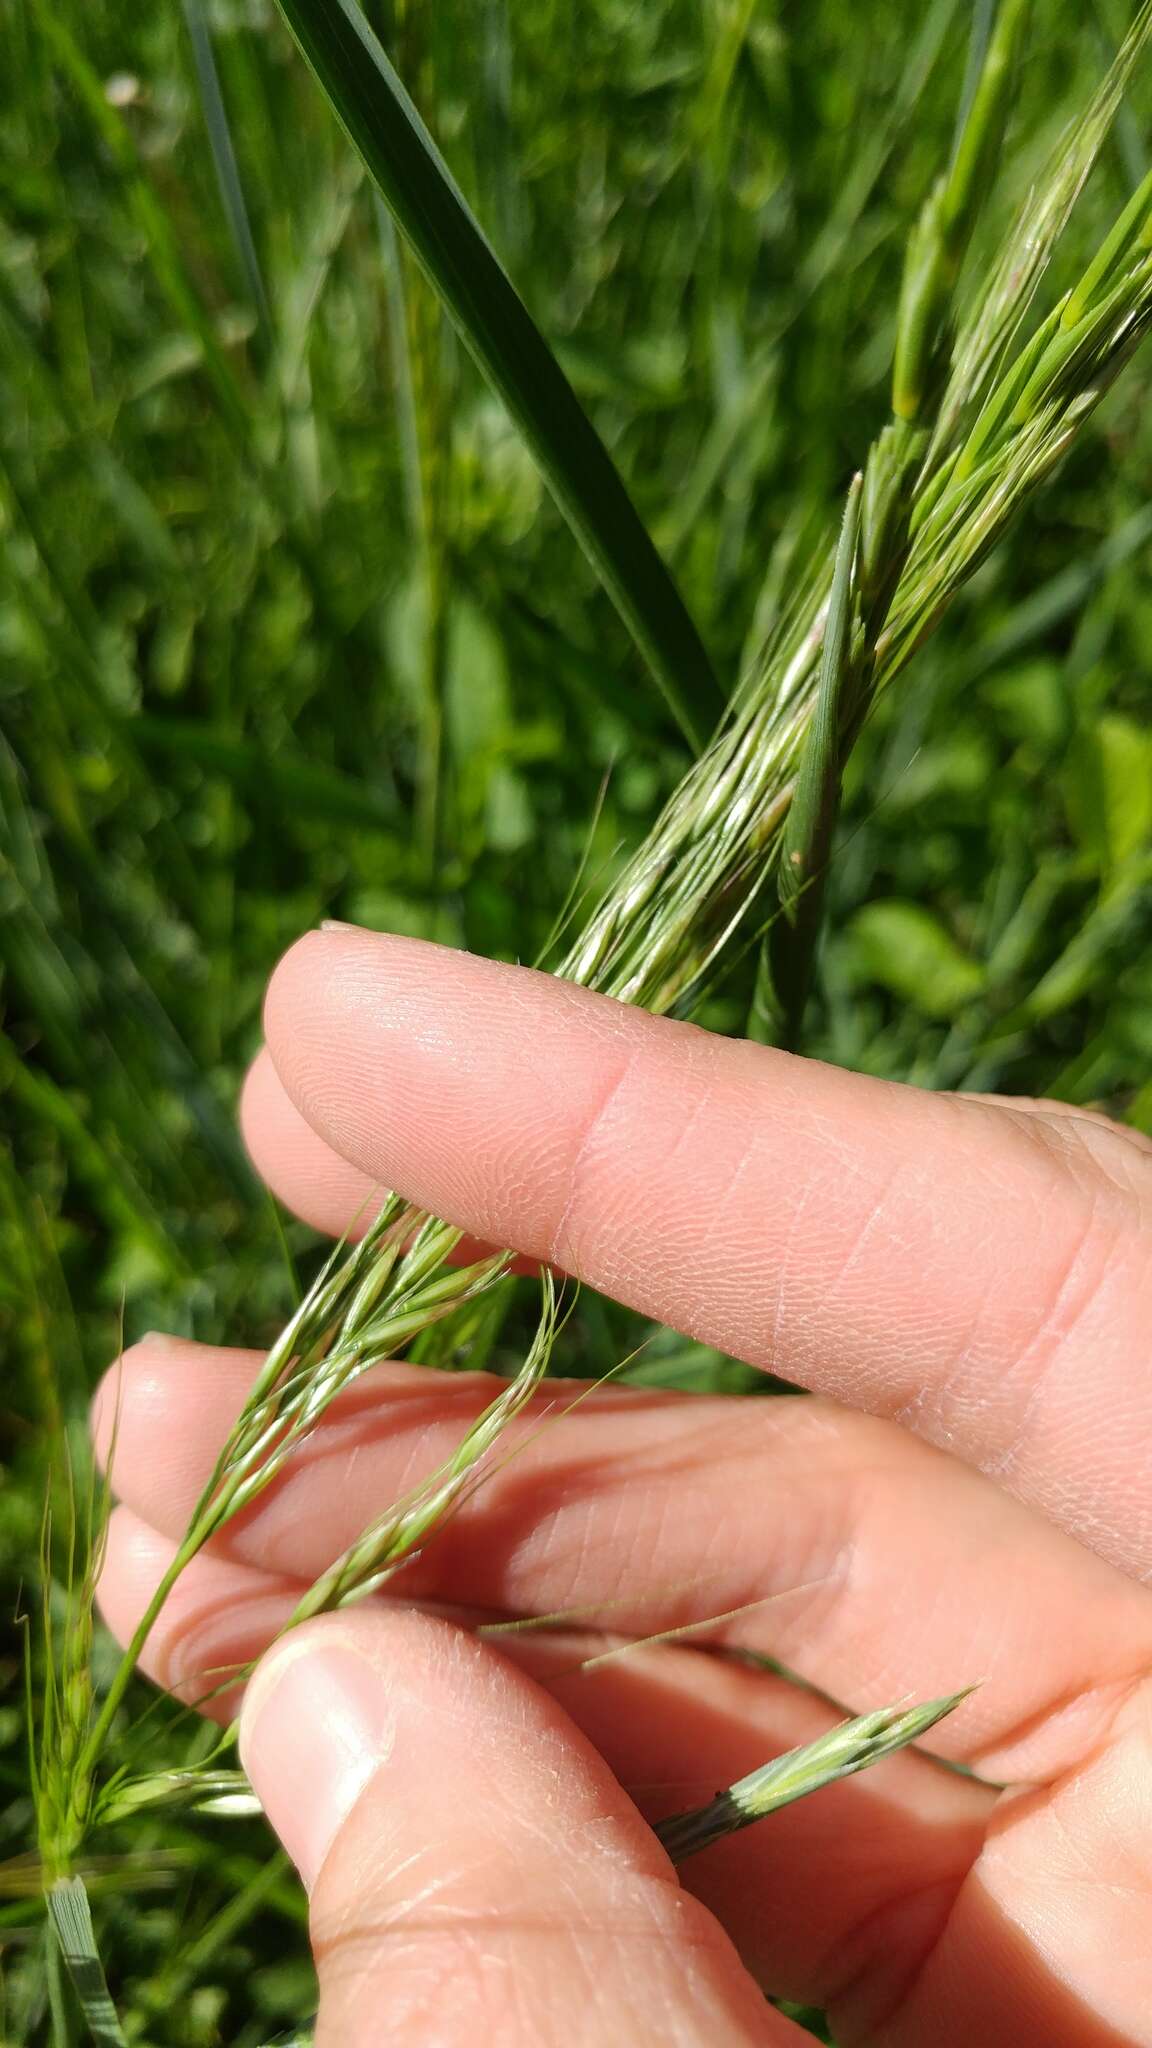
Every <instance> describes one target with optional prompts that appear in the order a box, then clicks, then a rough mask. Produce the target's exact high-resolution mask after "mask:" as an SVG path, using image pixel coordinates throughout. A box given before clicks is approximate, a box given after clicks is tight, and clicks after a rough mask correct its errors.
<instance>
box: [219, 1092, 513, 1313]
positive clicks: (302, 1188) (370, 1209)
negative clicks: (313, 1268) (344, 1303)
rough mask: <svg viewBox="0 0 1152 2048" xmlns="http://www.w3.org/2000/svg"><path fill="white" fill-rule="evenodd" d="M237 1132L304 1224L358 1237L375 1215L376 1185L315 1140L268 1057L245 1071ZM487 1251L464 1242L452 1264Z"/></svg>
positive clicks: (331, 1233)
mask: <svg viewBox="0 0 1152 2048" xmlns="http://www.w3.org/2000/svg"><path fill="white" fill-rule="evenodd" d="M240 1129H241V1132H242V1134H243V1137H244V1142H245V1144H246V1145H247V1147H248V1151H249V1153H250V1155H251V1158H252V1161H253V1164H254V1165H255V1167H256V1170H257V1172H258V1173H259V1174H260V1175H261V1176H262V1178H263V1179H264V1180H265V1181H266V1182H267V1183H268V1186H269V1187H270V1188H271V1190H272V1192H273V1194H274V1195H278V1196H279V1198H280V1200H281V1201H282V1202H283V1203H284V1204H285V1205H286V1207H288V1208H289V1209H292V1210H293V1211H294V1212H295V1214H296V1215H297V1216H299V1217H300V1218H301V1220H302V1221H303V1222H305V1223H310V1224H311V1225H312V1227H313V1229H314V1230H323V1231H326V1232H327V1233H328V1235H329V1236H330V1237H347V1238H349V1239H351V1240H353V1241H355V1240H356V1239H358V1238H361V1237H363V1235H364V1232H365V1231H366V1230H367V1229H368V1227H369V1225H370V1224H371V1223H372V1222H373V1220H374V1218H375V1217H376V1215H377V1214H378V1212H379V1209H380V1203H381V1201H382V1199H383V1192H384V1191H383V1189H382V1188H381V1186H380V1183H379V1182H378V1181H374V1180H373V1179H372V1178H371V1177H370V1176H369V1175H368V1174H366V1173H360V1172H359V1171H358V1170H357V1168H356V1167H354V1166H349V1164H348V1161H347V1160H346V1159H342V1158H341V1157H340V1154H339V1153H338V1152H334V1151H333V1150H332V1147H331V1146H330V1145H326V1144H325V1143H324V1141H323V1139H322V1138H318V1137H317V1135H316V1133H315V1131H314V1130H313V1129H312V1126H311V1124H309V1123H306V1122H305V1120H304V1118H303V1117H302V1116H301V1114H300V1112H299V1110H298V1109H297V1108H296V1107H295V1105H294V1103H293V1102H292V1100H291V1097H290V1096H289V1095H288V1094H287V1092H286V1091H285V1089H284V1086H283V1084H282V1082H281V1081H280V1079H279V1077H278V1075H277V1073H276V1069H275V1067H274V1066H273V1065H272V1061H271V1060H270V1058H269V1056H268V1054H267V1052H260V1053H258V1054H257V1056H256V1058H255V1059H254V1060H253V1062H252V1065H251V1067H250V1068H249V1070H248V1074H247V1078H246V1080H245V1083H244V1087H243V1090H242V1092H241V1096H240ZM491 1249H492V1247H491V1246H488V1245H483V1244H478V1243H477V1241H476V1239H475V1238H474V1237H465V1238H463V1239H462V1240H461V1242H460V1244H458V1245H457V1247H456V1250H455V1252H454V1253H453V1255H452V1257H453V1262H454V1263H459V1264H461V1265H466V1264H468V1263H469V1262H470V1261H471V1260H473V1259H479V1258H483V1257H484V1254H485V1252H486V1251H490V1250H491ZM532 1269H533V1262H532V1260H530V1259H519V1260H516V1261H515V1262H514V1264H513V1267H512V1270H513V1271H514V1272H522V1273H523V1272H529V1271H531V1270H532Z"/></svg>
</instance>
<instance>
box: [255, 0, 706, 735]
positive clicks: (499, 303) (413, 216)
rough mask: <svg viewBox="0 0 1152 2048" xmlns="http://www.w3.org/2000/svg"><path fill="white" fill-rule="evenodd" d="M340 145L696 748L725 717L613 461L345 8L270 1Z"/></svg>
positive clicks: (385, 65) (342, 3)
mask: <svg viewBox="0 0 1152 2048" xmlns="http://www.w3.org/2000/svg"><path fill="white" fill-rule="evenodd" d="M277 4H278V5H279V7H280V10H281V12H282V13H283V15H284V17H285V19H286V21H287V22H288V25H289V27H290V28H291V30H292V33H293V35H294V36H295V38H296V41H297V42H298V43H299V45H300V48H301V50H302V51H303V53H304V56H305V57H306V58H307V60H308V62H309V64H310V65H311V67H312V69H313V71H314V72H315V74H316V77H317V79H318V81H319V83H320V85H321V87H322V88H323V91H324V93H325V94H326V96H327V98H328V101H329V103H330V105H331V107H332V109H333V111H334V113H335V114H336V116H337V118H338V119H339V121H340V123H341V125H342V127H343V128H344V130H345V132H346V134H347V135H348V137H349V140H350V141H351V142H352V144H353V146H354V147H355V148H356V149H357V150H358V152H359V154H360V156H361V157H362V158H363V160H364V162H365V164H366V165H367V167H368V170H369V171H370V172H371V174H372V177H373V178H374V179H375V181H376V183H377V185H378V186H379V189H380V191H381V193H382V195H383V197H384V199H385V200H386V202H387V204H388V206H389V208H390V209H391V211H392V213H393V214H394V216H395V218H396V220H397V222H398V223H399V225H400V227H401V229H402V230H403V232H404V234H405V235H406V236H407V238H408V240H409V242H410V243H411V245H412V247H413V249H414V250H415V252H416V254H417V256H418V258H419V260H420V262H421V264H422V266H423V268H424V269H425V271H426V272H427V275H428V276H429V278H430V279H431V281H432V283H433V285H434V286H435V288H436V290H437V292H438V293H439V294H440V297H441V298H442V300H443V302H444V304H445V305H446V307H447V308H448V311H449V313H450V314H451V316H452V319H453V320H454V321H455V323H456V325H457V327H458V328H459V330H460V333H461V334H462V336H463V338H464V340H465V342H466V343H467V345H468V347H469V349H470V350H471V351H472V354H473V355H474V356H475V358H476V360H477V362H478V363H479V364H480V367H481V368H482V370H483V371H484V373H485V375H486V376H487V377H488V378H489V379H490V381H491V383H492V385H493V386H494V388H495V389H496V390H497V391H498V392H499V393H500V396H501V397H502V399H503V400H504V402H505V404H506V405H507V407H508V409H509V411H510V413H511V414H512V416H513V418H514V419H515V420H516V422H517V424H518V425H519V427H520V429H521V432H522V433H523V435H524V437H525V439H526V441H527V442H528V445H529V447H530V448H531V449H532V451H533V454H534V455H535V457H536V460H537V462H538V463H539V465H540V468H541V471H542V473H543V475H544V476H545V478H546V479H547V482H548V485H549V487H550V489H551V491H552V493H553V495H554V497H555V499H556V502H557V504H558V505H559V506H560V508H561V510H562V512H563V513H564V516H565V518H566V519H567V520H568V523H569V525H570V526H571V528H572V531H573V532H574V533H575V535H576V536H577V538H578V540H579V541H580V543H581V545H582V546H583V548H584V549H585V551H586V553H587V554H588V556H589V558H590V560H591V561H592V563H593V564H594V566H595V568H596V570H597V572H598V574H599V576H600V578H601V580H602V582H603V584H604V587H605V589H606V590H607V591H608V593H609V595H610V596H611V597H612V600H613V602H614V603H615V605H616V608H617V610H618V611H619V613H620V615H621V617H622V618H623V620H624V621H625V623H626V625H627V626H628V629H629V631H630V632H631V634H632V637H633V639H634V640H635V642H636V645H637V647H638V648H639V649H640V652H641V653H642V654H643V656H644V659H645V661H646V662H647V664H648V667H649V669H650V670H651V672H652V675H653V676H654V678H655V680H656V681H657V683H658V684H659V686H660V688H661V690H662V691H663V693H664V696H665V698H666V699H667V702H668V704H669V706H670V707H671V709H672V711H673V713H674V714H675V717H676V719H677V722H678V723H679V725H680V726H681V728H682V730H683V732H684V733H685V735H686V736H687V738H688V739H689V740H690V741H691V742H692V743H693V745H694V746H696V747H699V746H702V745H703V743H704V741H705V740H706V739H707V737H708V735H709V733H710V731H711V729H712V727H713V726H714V724H715V723H716V720H717V718H718V717H719V715H720V713H721V711H722V710H723V696H722V693H721V691H720V689H719V686H718V685H717V682H716V679H715V677H714V675H713V673H712V668H711V664H710V662H709V659H708V656H707V654H706V653H705V650H704V647H703V643H702V642H701V639H700V636H699V634H698V632H697V630H696V628H695V626H694V624H693V623H692V620H691V619H690V617H689V615H688V612H687V609H686V607H685V605H684V601H683V599H682V598H681V596H680V594H679V592H678V590H677V588H676V585H675V583H674V582H673V580H672V577H671V575H670V573H669V571H668V570H667V568H666V567H665V565H664V563H663V562H662V561H661V559H660V556H659V554H658V553H657V550H656V548H655V546H654V544H653V542H652V539H651V537H650V535H649V534H648V532H647V529H646V528H645V526H644V524H643V522H642V521H641V519H640V517H639V515H638V513H637V512H636V509H635V507H634V506H633V504H632V501H631V499H630V497H629V495H628V492H627V490H626V488H625V486H624V483H623V481H622V479H621V477H620V474H619V471H618V470H617V468H616V465H615V463H614V462H613V460H612V458H611V456H610V455H609V453H608V451H607V449H606V447H605V446H604V443H603V442H602V441H601V439H600V437H599V435H598V434H597V432H596V430H595V428H594V427H593V425H592V423H591V421H590V420H589V418H588V416H587V414H586V413H585V411H584V409H583V407H582V405H581V404H580V401H579V399H578V398H577V397H576V394H575V392H574V391H573V389H572V386H571V384H570V383H569V382H568V379H567V377H566V376H565V374H564V372H563V370H562V369H561V367H560V365H559V363H558V362H557V360H556V357H555V356H554V354H553V353H552V350H551V349H550V348H549V346H548V344H547V342H546V341H545V340H544V338H543V336H542V335H541V333H540V331H539V329H538V327H537V326H536V324H535V322H534V321H533V319H532V317H531V315H530V314H529V312H528V310H527V307H526V306H525V305H524V302H523V300H522V299H521V298H520V296H519V293H518V292H517V291H516V289H515V287H514V285H513V284H512V282H511V280H510V279H509V277H508V274H507V272H506V271H505V270H504V267H503V265H502V264H501V262H500V260H499V258H498V257H497V255H496V253H495V251H494V250H493V248H492V246H491V244H490V243H489V241H488V239H487V237H486V236H485V234H484V232H483V230H482V229H481V227H480V225H479V223H478V222H477V220H476V218H475V216H474V215H473V213H472V210H471V208H470V207H469V205H468V203H467V201H466V200H465V198H464V195H463V193H462V192H461V191H460V189H459V187H458V185H457V184H456V181H455V179H454V178H453V176H452V173H451V172H450V170H449V169H448V166H447V164H446V163H445V161H444V159H443V157H442V156H441V154H440V152H439V150H438V149H437V147H436V145H435V143H434V142H433V140H432V137H431V135H430V134H429V133H428V130H427V128H426V127H425V125H424V122H423V121H422V119H421V117H420V115H419V113H418V112H417V110H416V107H415V106H414V105H413V103H412V100H411V99H410V98H409V96H408V93H407V92H406V90H405V88H404V86H403V84H402V83H401V80H400V78H399V76H398V75H397V73H396V71H395V70H394V69H393V67H392V65H391V64H390V63H389V61H388V58H387V56H386V55H385V53H384V51H383V49H382V48H381V46H380V44H379V43H378V42H377V40H376V38H375V36H374V35H373V34H372V31H371V29H370V28H369V26H368V23H367V22H366V21H365V19H364V17H363V15H362V14H361V13H360V11H359V9H358V8H357V7H356V6H355V4H354V0H277Z"/></svg>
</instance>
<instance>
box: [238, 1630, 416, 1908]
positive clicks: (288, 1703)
mask: <svg viewBox="0 0 1152 2048" xmlns="http://www.w3.org/2000/svg"><path fill="white" fill-rule="evenodd" d="M321 1629H326V1631H327V1632H326V1634H325V1635H324V1636H322V1637H321V1638H320V1639H319V1640H318V1639H317V1634H316V1631H315V1630H314V1629H313V1628H312V1627H311V1626H310V1625H309V1626H306V1628H305V1629H304V1630H302V1631H301V1633H300V1634H299V1635H292V1636H289V1637H288V1638H287V1640H286V1641H285V1642H284V1643H282V1644H280V1645H278V1646H277V1647H276V1648H275V1649H274V1650H272V1651H270V1652H269V1654H268V1656H267V1657H266V1658H265V1659H264V1662H263V1663H262V1664H261V1665H259V1666H258V1668H257V1670H256V1673H255V1676H254V1677H253V1679H252V1681H251V1683H250V1684H249V1687H248V1690H247V1693H246V1694H245V1698H244V1706H243V1710H242V1712H241V1716H240V1756H241V1760H242V1762H243V1764H244V1768H245V1770H246V1771H247V1773H248V1776H249V1778H250V1779H251V1781H252V1785H253V1788H254V1790H255V1792H256V1795H257V1797H258V1798H259V1800H260V1803H261V1805H262V1806H263V1808H264V1811H265V1813H266V1814H267V1816H268V1818H269V1820H270V1821H271V1823H272V1826H273V1827H274V1828H275V1830H276V1833H277V1834H278V1835H279V1837H280V1840H281V1841H282V1843H283V1844H284V1847H285V1848H286V1849H287V1851H288V1854H289V1855H290V1856H291V1858H292V1861H293V1863H294V1864H295V1865H296V1868H297V1870H298V1871H299V1873H300V1876H301V1878H302V1879H303V1881H304V1884H305V1886H306V1887H307V1889H308V1890H309V1891H311V1889H312V1887H313V1885H314V1884H315V1882H316V1879H317V1877H318V1876H319V1874H320V1871H321V1868H322V1867H323V1863H324V1859H325V1857H326V1856H327V1854H328V1851H329V1849H330V1848H331V1846H332V1843H333V1842H334V1841H335V1839H336V1836H337V1834H338V1833H339V1831H340V1829H341V1828H342V1827H343V1825H344V1822H345V1821H346V1820H347V1818H348V1815H349V1814H350V1813H351V1811H352V1809H353V1807H354V1806H355V1804H356V1802H357V1800H358V1799H359V1797H360V1795H361V1793H362V1792H363V1790H364V1788H365V1786H366V1785H367V1784H368V1781H369V1779H370V1778H372V1777H373V1775H374V1774H375V1772H376V1771H377V1770H379V1768H380V1766H381V1764H383V1763H384V1762H385V1761H386V1760H387V1758H388V1755H389V1753H390V1751H391V1747H392V1732H393V1720H392V1714H391V1710H390V1707H389V1703H388V1687H387V1685H386V1684H385V1683H384V1682H383V1680H382V1678H381V1676H380V1674H379V1672H378V1671H377V1670H376V1669H375V1667H374V1665H373V1664H371V1663H370V1662H369V1661H368V1659H367V1658H366V1657H365V1656H364V1654H363V1652H362V1651H361V1650H360V1648H359V1647H358V1646H357V1645H356V1644H355V1643H353V1642H351V1641H349V1639H348V1638H347V1637H341V1636H338V1635H336V1634H335V1633H334V1631H333V1628H332V1625H331V1624H324V1623H322V1624H321Z"/></svg>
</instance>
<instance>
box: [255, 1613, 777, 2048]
mask: <svg viewBox="0 0 1152 2048" xmlns="http://www.w3.org/2000/svg"><path fill="white" fill-rule="evenodd" d="M241 1751H242V1755H243V1758H244V1762H245V1766H246V1768H247V1770H248V1772H249V1775H250V1776H251V1778H252V1781H253V1784H254V1785H255V1787H256V1790H257V1792H258V1793H259V1795H260V1798H261V1800H262V1802H263V1804H264V1807H265V1810H266V1812H267V1814H268V1817H269V1819H270V1820H271V1822H272V1825H273V1826H274V1827H275V1829H276V1830H277V1832H278V1834H279V1835H280V1836H281V1839H282V1840H283V1842H284V1844H285V1846H286V1848H287V1849H288V1851H289V1853H290V1854H291V1856H292V1857H293V1859H294V1861H295V1862H296V1864H297V1867H298V1868H299V1870H300V1873H301V1876H302V1877H303V1879H304V1882H305V1884H306V1885H307V1886H308V1888H309V1890H310V1892H311V1929H312V1941H313V1947H314V1949H315V1953H316V1960H317V1966H318V1971H319V1977H320V2016H319V2021H318V2026H317V2033H316V2040H317V2048H332V2044H335V2043H339V2044H340V2048H369V2044H370V2043H374V2042H378V2041H380V2040H382V2039H387V2040H388V2041H390V2042H395V2043H396V2044H397V2048H403V2044H404V2043H412V2044H413V2048H423V2044H424V2043H426V2042H428V2041H429V2040H431V2039H433V2038H435V2040H436V2041H437V2042H438V2043H443V2044H445V2048H450V2044H451V2043H454V2042H459V2043H461V2044H471V2043H473V2042H475V2041H485V2040H496V2039H499V2040H501V2041H503V2042H507V2043H509V2044H516V2043H523V2044H524V2048H537V2044H540V2043H548V2042H556V2043H560V2042H569V2041H576V2042H581V2043H587V2044H589V2048H592V2044H596V2043H605V2044H608V2043H615V2042H618V2041H621V2040H627V2041H629V2042H636V2043H638V2044H643V2043H647V2042H651V2043H653V2044H655V2043H657V2042H659V2043H661V2044H664V2043H667V2042H669V2041H673V2042H678V2043H683V2044H685V2048H688V2044H700V2048H712V2044H714V2043H715V2042H717V2041H724V2042H731V2043H733V2044H736V2043H749V2044H753V2043H756V2044H759V2043H767V2042H773V2041H779V2042H785V2041H787V2040H790V2039H794V2038H796V2036H797V2030H796V2029H794V2028H792V2027H791V2026H790V2025H789V2024H788V2023H787V2022H786V2021H783V2020H780V2019H778V2018H776V2017H775V2016H774V2015H772V2014H771V2013H769V2012H768V2011H767V2009H766V2008H765V2006H764V2002H763V1999H762V1997H761V1995H760V1993H759V1991H758V1990H757V1989H756V1988H755V1986H754V1985H753V1983H752V1980H751V1978H750V1977H749V1976H747V1974H746V1973H745V1972H744V1970H743V1969H742V1967H741V1965H740V1963H739V1961H738V1959H737V1957H736V1954H735V1951H734V1950H733V1948H732V1947H731V1944H730V1943H729V1941H728V1939H727V1937H726V1935H725V1934H724V1933H723V1932H722V1930H721V1928H720V1926H719V1924H718V1922H717V1921H715V1920H714V1919H713V1918H712V1916H711V1914H709V1913H708V1912H707V1911H706V1910H705V1909H704V1908H703V1907H702V1906H701V1905H700V1904H699V1903H698V1902H697V1901H696V1900H694V1899H693V1898H691V1897H690V1896H689V1895H688V1894H687V1893H685V1892H683V1891H682V1890H681V1889H680V1887H679V1885H678V1884H677V1882H676V1879H675V1875H674V1873H673V1871H672V1869H671V1866H670V1865H669V1863H668V1861H667V1859H666V1857H665V1856H664V1854H663V1851H662V1850H661V1849H660V1848H659V1845H658V1844H657V1842H656V1840H655V1838H654V1837H653V1836H652V1834H651V1833H650V1832H649V1830H648V1829H647V1828H646V1827H645V1826H644V1823H643V1822H642V1821H641V1819H640V1816H639V1814H638V1813H637V1812H636V1810H635V1808H634V1807H633V1806H632V1805H631V1804H630V1802H629V1801H628V1799H627V1798H626V1797H625V1795H624V1794H623V1793H622V1792H621V1790H620V1788H619V1786H618V1785H617V1784H616V1783H615V1781H614V1779H613V1778H612V1775H611V1773H610V1771H609V1770H608V1768H607V1766H606V1765H605V1763H604V1762H603V1760H602V1759H601V1758H600V1757H599V1756H598V1755H597V1754H596V1752H595V1750H593V1749H592V1747H591V1745H590V1744H589V1743H587V1742H586V1741H585V1740H584V1738H583V1737H582V1736H581V1735H580V1734H579V1732H578V1731H577V1729H576V1728H575V1727H574V1726H573V1724H572V1723H571V1722H570V1721H569V1720H568V1718H567V1716H566V1715H564V1714H563V1713H562V1711H561V1710H560V1708H559V1707H558V1706H557V1705H556V1703H555V1702H554V1701H553V1700H551V1699H550V1698H549V1697H548V1695H547V1694H546V1693H544V1692H542V1691H541V1690H540V1689H539V1688H537V1687H536V1686H534V1685H533V1684H532V1683H531V1681H530V1680H528V1679H527V1678H525V1677H524V1675H523V1674H522V1673H520V1672H518V1671H516V1670H515V1669H514V1668H513V1667H512V1666H511V1665H509V1664H508V1663H506V1662H505V1660H504V1659H502V1658H500V1657H498V1656H497V1655H496V1654H495V1653H494V1652H492V1651H490V1650H487V1649H484V1648H483V1647H481V1646H480V1645H478V1644H477V1643H475V1642H474V1641H472V1639H471V1638H470V1637H468V1636H467V1635H465V1634H463V1633H462V1632H461V1631H459V1630H456V1629H452V1628H449V1627H448V1626H447V1625H446V1624H444V1623H438V1622H434V1621H430V1620H428V1619H427V1618H425V1617H423V1616H418V1615H414V1614H400V1613H395V1612H393V1613H389V1612H387V1611H383V1610H377V1611H367V1610H361V1611H360V1612H359V1613H357V1614H356V1615H354V1616H342V1617H339V1618H328V1619H325V1620H322V1621H320V1622H316V1623H311V1624H309V1625H308V1626H307V1627H306V1628H304V1629H303V1630H301V1631H300V1632H299V1633H298V1634H296V1635H294V1636H292V1637H291V1638H290V1639H288V1640H287V1641H286V1642H285V1643H283V1644H282V1645H281V1646H279V1647H278V1648H277V1649H276V1650H274V1651H273V1652H272V1653H271V1654H270V1656H269V1658H268V1660H267V1662H266V1663H265V1664H264V1665H263V1666H262V1667H261V1669H260V1670H259V1672H258V1673H257V1675H256V1677H255V1679H254V1680H253V1683H252V1685H251V1687H250V1689H249V1694H248V1698H247V1701H246V1704H245V1710H244V1716H243V1720H242V1723H241Z"/></svg>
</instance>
